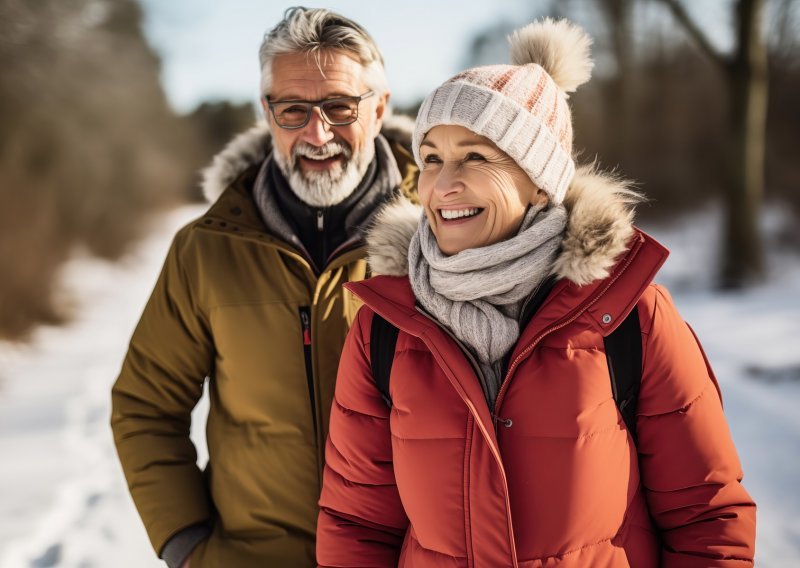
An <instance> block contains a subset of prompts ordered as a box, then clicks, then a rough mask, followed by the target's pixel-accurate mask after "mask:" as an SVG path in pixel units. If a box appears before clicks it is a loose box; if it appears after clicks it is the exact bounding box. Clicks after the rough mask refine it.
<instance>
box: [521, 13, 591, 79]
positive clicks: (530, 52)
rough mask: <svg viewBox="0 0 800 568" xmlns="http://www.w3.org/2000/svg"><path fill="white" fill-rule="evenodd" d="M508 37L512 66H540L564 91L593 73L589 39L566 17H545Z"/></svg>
mask: <svg viewBox="0 0 800 568" xmlns="http://www.w3.org/2000/svg"><path fill="white" fill-rule="evenodd" d="M508 39H509V42H510V43H511V62H512V63H513V64H514V65H525V64H528V63H536V64H538V65H540V66H542V67H543V68H544V70H545V71H547V74H548V75H550V77H552V78H553V81H555V83H556V85H558V86H559V88H560V89H561V90H562V91H564V92H565V93H571V92H572V91H574V90H575V89H577V88H578V87H579V86H581V85H583V84H584V83H585V82H586V81H588V80H589V78H590V77H591V76H592V67H593V66H594V63H593V62H592V57H591V51H590V48H591V45H592V38H591V37H590V36H589V35H588V34H587V33H586V32H585V31H584V30H583V28H581V27H580V26H577V25H575V24H573V23H571V22H569V21H567V20H558V21H555V20H552V19H551V18H544V19H543V20H539V21H537V22H533V23H532V24H528V25H527V26H525V27H523V28H520V29H518V30H516V31H514V32H513V33H512V34H511V35H510V36H509V38H508Z"/></svg>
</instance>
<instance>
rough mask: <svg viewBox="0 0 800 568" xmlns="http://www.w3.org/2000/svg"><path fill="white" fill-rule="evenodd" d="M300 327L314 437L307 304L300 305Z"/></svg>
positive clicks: (309, 317) (313, 402) (315, 429)
mask: <svg viewBox="0 0 800 568" xmlns="http://www.w3.org/2000/svg"><path fill="white" fill-rule="evenodd" d="M299 310H300V327H301V329H302V331H303V356H304V358H305V362H306V381H307V383H308V399H309V401H310V402H311V419H312V420H313V422H314V439H315V440H316V436H317V429H318V428H317V403H316V397H315V396H314V368H313V366H312V364H311V310H310V309H309V308H308V307H307V306H301V307H300V309H299Z"/></svg>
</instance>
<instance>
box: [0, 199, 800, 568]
mask: <svg viewBox="0 0 800 568" xmlns="http://www.w3.org/2000/svg"><path fill="white" fill-rule="evenodd" d="M199 212H200V209H199V208H197V207H187V208H182V209H180V210H177V211H175V212H173V213H171V214H169V215H167V216H165V217H164V218H163V219H160V221H159V223H158V224H157V228H156V230H154V231H153V235H152V237H151V238H149V239H148V240H147V241H145V242H144V243H142V245H141V246H140V247H138V248H137V250H136V252H135V253H134V254H131V255H130V256H129V257H127V258H126V259H124V260H123V261H122V262H121V263H117V264H111V263H106V262H102V261H98V260H94V259H90V258H76V259H75V260H73V261H72V262H71V263H70V264H69V265H68V266H67V267H66V269H65V272H64V284H65V289H66V290H67V292H69V293H70V294H71V296H70V298H71V300H72V302H73V303H74V307H75V313H76V317H75V319H74V321H73V322H72V323H71V324H70V325H69V326H66V327H63V328H52V327H44V328H41V329H39V330H38V331H37V333H36V334H35V336H34V338H33V341H32V343H30V344H29V345H25V346H14V345H10V344H3V343H0V456H4V457H3V458H2V460H0V568H27V567H40V568H41V567H51V566H52V567H76V568H77V567H81V568H92V567H98V568H105V567H109V566H115V567H119V568H128V567H130V568H134V567H135V568H143V567H144V568H146V567H148V566H163V564H161V563H160V562H159V561H158V560H157V559H156V558H155V555H154V553H153V552H152V550H151V549H150V545H149V543H148V541H147V537H146V535H145V532H144V529H143V527H142V526H141V523H140V521H139V518H138V516H137V515H136V512H135V510H134V508H133V504H132V503H131V500H130V498H129V496H128V493H127V490H126V488H125V483H124V480H123V477H122V471H121V469H120V467H119V465H118V463H117V459H116V454H115V451H114V447H113V443H112V438H111V431H110V429H109V426H108V421H109V402H110V401H109V398H110V397H109V390H110V387H111V384H112V382H113V381H114V379H115V378H116V374H117V372H118V370H119V366H120V363H121V360H122V357H123V355H124V353H125V350H126V347H127V342H128V339H129V336H130V334H131V332H132V330H133V327H134V325H135V323H136V321H137V318H138V316H139V313H140V311H141V309H142V307H143V306H144V303H145V301H146V299H147V296H148V295H149V292H150V290H151V288H152V286H153V284H154V282H155V279H156V276H157V274H158V270H159V268H160V265H161V262H162V260H163V257H164V255H165V253H166V250H167V247H168V244H169V240H170V237H171V235H172V234H173V233H174V231H175V229H176V228H177V227H178V226H180V225H181V224H183V223H184V222H186V221H187V220H188V219H190V218H192V217H194V216H196V215H197V214H199ZM766 221H767V223H768V225H767V227H768V229H770V228H771V227H774V226H778V225H780V223H781V222H782V219H781V215H780V211H773V212H772V213H771V216H770V217H769V218H768V219H767V220H766ZM717 226H718V221H717V219H716V215H715V214H714V212H713V211H709V212H706V213H703V214H701V215H696V216H693V217H691V218H687V219H685V220H683V221H681V222H680V223H678V224H677V225H673V226H671V227H668V228H661V227H648V229H649V230H650V231H651V233H652V234H654V236H656V237H657V238H658V239H659V240H661V241H662V242H663V243H664V244H666V245H667V246H668V247H669V248H670V249H672V256H671V257H670V259H669V260H668V261H667V264H666V265H665V267H664V269H663V270H662V272H661V274H660V275H659V278H658V280H659V281H660V282H662V283H664V284H666V285H667V286H668V287H669V288H670V290H671V291H672V293H673V296H674V297H675V300H676V303H677V304H678V307H679V309H680V310H681V312H682V314H683V316H684V317H685V318H686V319H687V321H689V322H690V323H691V324H692V326H693V327H694V329H695V330H696V332H697V333H698V335H699V336H700V338H701V340H702V341H703V344H704V346H705V348H706V351H707V353H708V356H709V358H710V359H711V361H712V364H713V365H714V368H715V371H716V374H717V377H718V378H719V381H720V383H721V385H722V389H723V394H724V398H725V409H726V413H727V416H728V420H729V422H730V425H731V429H732V431H733V436H734V439H735V441H736V444H737V447H738V449H739V452H740V456H741V459H742V462H743V466H744V471H745V480H744V484H745V486H746V487H747V489H748V490H749V491H750V492H751V494H752V495H753V496H754V497H755V499H756V501H757V502H758V506H759V509H758V544H757V564H756V565H757V566H759V567H762V568H783V567H785V566H793V565H794V566H797V565H800V491H798V489H797V485H798V482H800V256H797V255H792V254H790V253H776V254H774V255H773V256H772V257H771V259H770V263H771V271H772V276H771V278H770V281H769V283H767V284H764V285H762V286H760V287H758V288H755V289H752V290H750V291H747V292H745V293H737V294H725V295H720V294H715V293H712V292H711V291H710V288H709V281H710V278H709V271H710V270H711V269H712V268H713V266H714V262H713V251H714V247H715V246H716V242H715V238H714V234H715V231H714V228H715V227H717ZM205 411H206V409H205V407H204V405H201V406H200V407H199V408H198V410H197V411H196V415H197V417H198V420H197V422H198V423H201V422H202V417H203V415H204V413H205ZM193 437H194V438H195V440H196V442H197V443H198V445H199V453H200V456H201V457H200V459H201V461H204V460H205V459H206V458H205V449H204V448H203V447H202V444H203V438H202V427H201V428H196V429H195V432H194V434H193Z"/></svg>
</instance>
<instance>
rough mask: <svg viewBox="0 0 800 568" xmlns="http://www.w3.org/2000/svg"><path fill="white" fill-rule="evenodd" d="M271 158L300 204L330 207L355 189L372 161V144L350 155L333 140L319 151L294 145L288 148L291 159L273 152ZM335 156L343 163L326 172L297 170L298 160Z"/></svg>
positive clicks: (348, 151) (346, 147)
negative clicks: (290, 150) (310, 157)
mask: <svg viewBox="0 0 800 568" xmlns="http://www.w3.org/2000/svg"><path fill="white" fill-rule="evenodd" d="M273 154H274V156H275V163H276V164H277V165H278V169H279V170H280V171H281V173H282V174H283V177H285V178H286V181H287V182H289V187H290V188H291V189H292V191H293V192H294V193H295V195H297V197H298V198H300V200H301V201H303V202H304V203H307V204H308V205H311V206H312V207H330V206H331V205H336V204H338V203H341V202H342V201H344V200H345V199H346V198H347V197H348V196H349V195H350V194H351V193H353V191H355V189H356V187H358V184H359V183H360V182H361V180H362V179H363V177H364V174H365V173H366V172H367V168H368V167H369V164H370V163H371V162H372V160H373V159H374V158H375V144H374V143H370V144H367V145H366V146H364V149H363V150H362V151H361V152H359V153H357V154H355V155H354V154H353V152H352V150H351V148H350V146H349V145H347V144H345V143H344V142H339V141H337V140H331V141H330V142H327V143H326V144H325V145H323V146H320V147H316V146H312V145H311V144H308V143H304V142H298V143H297V144H296V145H295V146H294V148H292V153H291V156H285V155H284V154H282V153H281V152H280V151H279V150H278V149H277V148H275V149H274V151H273ZM336 154H341V155H342V156H343V159H342V161H341V162H340V163H338V164H336V165H335V166H333V167H332V168H330V169H328V170H323V171H306V170H303V169H302V167H301V166H300V156H322V157H330V156H334V155H336Z"/></svg>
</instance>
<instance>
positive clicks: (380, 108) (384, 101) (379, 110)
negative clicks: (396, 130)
mask: <svg viewBox="0 0 800 568" xmlns="http://www.w3.org/2000/svg"><path fill="white" fill-rule="evenodd" d="M391 95H392V94H391V93H390V92H389V91H386V92H385V93H383V94H382V95H381V96H380V97H379V98H378V105H377V106H376V107H375V120H376V124H377V126H378V132H380V131H381V127H382V126H383V117H384V115H385V114H386V108H387V107H388V106H389V97H390V96H391Z"/></svg>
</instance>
